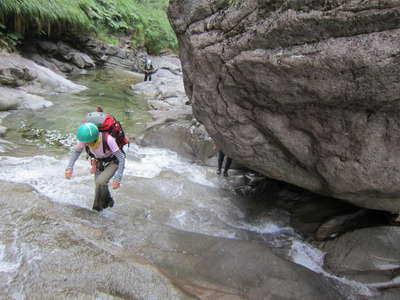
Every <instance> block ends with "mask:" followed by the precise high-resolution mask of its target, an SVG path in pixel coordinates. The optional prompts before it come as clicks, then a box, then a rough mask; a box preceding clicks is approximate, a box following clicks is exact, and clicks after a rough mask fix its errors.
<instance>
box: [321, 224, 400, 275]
mask: <svg viewBox="0 0 400 300" xmlns="http://www.w3.org/2000/svg"><path fill="white" fill-rule="evenodd" d="M399 241H400V230H399V228H398V227H391V226H382V227H375V228H364V229H360V230H356V231H353V232H348V233H346V234H344V235H343V236H341V237H339V238H338V239H337V240H333V241H328V242H327V243H326V244H325V245H324V250H325V251H326V252H327V255H326V257H325V262H326V264H327V267H328V268H329V269H331V270H332V271H333V272H335V273H336V274H337V273H339V274H342V275H343V274H346V275H352V276H353V277H356V278H357V279H361V278H362V277H367V276H366V275H367V274H368V272H370V273H371V274H369V279H374V278H379V279H381V280H382V279H386V280H390V279H391V278H392V277H393V274H396V273H395V272H396V270H398V268H399V267H400V263H399V261H400V260H399V259H400V254H399V251H398V246H397V245H398V242H399ZM393 271H394V273H393ZM375 280H376V279H375ZM382 281H384V280H382Z"/></svg>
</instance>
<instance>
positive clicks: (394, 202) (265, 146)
mask: <svg viewBox="0 0 400 300" xmlns="http://www.w3.org/2000/svg"><path fill="white" fill-rule="evenodd" d="M224 2H227V1H208V0H198V1H193V0H192V1H191V0H186V1H177V0H175V1H172V2H171V3H170V7H169V16H170V19H171V22H172V23H173V26H174V29H175V31H176V33H177V35H178V40H179V44H180V55H181V60H182V66H183V72H184V83H185V89H186V92H187V94H188V96H189V98H190V100H191V102H192V104H193V111H194V114H195V116H196V118H197V119H198V120H199V121H200V122H201V123H203V124H204V125H205V127H206V129H207V131H208V133H209V134H210V136H211V137H212V138H213V139H214V140H215V141H217V143H218V146H219V147H220V148H221V149H223V151H224V152H225V153H226V154H227V155H229V156H230V157H232V158H233V159H234V160H235V161H237V162H240V163H241V164H243V165H245V166H247V167H249V168H251V169H253V170H256V171H259V172H260V173H262V174H265V175H267V176H269V177H272V178H275V179H278V180H282V181H286V182H289V183H292V184H295V185H298V186H301V187H304V188H306V189H309V190H312V191H314V192H318V193H321V194H325V195H329V196H333V197H337V198H341V199H345V200H348V201H350V202H352V203H354V204H356V205H358V206H361V207H367V208H373V209H381V210H387V211H399V210H400V184H399V181H400V155H399V153H400V142H399V141H400V131H399V129H400V122H399V112H400V107H399V101H398V99H399V96H398V95H399V92H400V72H399V71H398V70H399V67H400V60H399V54H400V50H399V49H400V23H399V22H398V17H399V7H398V2H397V1H389V0H388V1H378V0H376V1H363V2H361V1H342V0H334V1H305V0H297V1H294V0H293V1H292V0H290V1H283V0H282V1H281V0H279V1H257V0H242V1H239V4H238V5H236V6H227V5H224Z"/></svg>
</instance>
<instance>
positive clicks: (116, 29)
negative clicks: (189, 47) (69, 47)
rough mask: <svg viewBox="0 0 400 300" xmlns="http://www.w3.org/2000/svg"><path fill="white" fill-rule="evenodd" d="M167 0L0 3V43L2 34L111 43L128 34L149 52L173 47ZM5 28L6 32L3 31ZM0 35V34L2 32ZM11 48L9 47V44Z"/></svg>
mask: <svg viewBox="0 0 400 300" xmlns="http://www.w3.org/2000/svg"><path fill="white" fill-rule="evenodd" d="M168 2H169V0H146V1H144V0H1V1H0V24H3V26H5V27H4V28H3V27H1V26H0V40H2V43H3V44H4V43H7V39H5V38H4V35H8V34H20V35H24V36H32V35H42V36H43V35H46V36H60V35H63V34H66V33H73V34H78V33H79V34H96V35H97V36H98V37H99V38H100V39H103V40H105V41H106V42H111V43H115V41H117V38H118V36H120V35H131V36H132V37H133V41H132V43H133V45H134V46H137V47H145V48H146V49H147V50H148V51H149V52H154V53H158V52H159V51H160V50H161V49H164V48H170V49H175V48H176V47H177V43H176V37H175V34H174V32H173V30H172V28H171V26H170V24H169V21H168V18H167V15H166V9H167V6H168ZM5 29H7V30H5ZM1 32H2V33H3V35H2V33H1ZM10 46H12V45H10Z"/></svg>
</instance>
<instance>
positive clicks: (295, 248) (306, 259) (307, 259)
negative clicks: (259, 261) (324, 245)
mask: <svg viewBox="0 0 400 300" xmlns="http://www.w3.org/2000/svg"><path fill="white" fill-rule="evenodd" d="M289 255H290V257H291V258H292V260H293V262H294V263H296V264H299V265H302V266H304V267H306V268H307V269H310V270H311V271H314V272H316V273H319V274H323V275H324V276H326V277H329V278H332V279H335V280H337V281H339V282H341V283H343V284H345V285H346V286H348V287H350V288H351V290H352V291H353V292H352V294H359V295H364V296H373V295H374V293H373V292H372V291H371V290H370V289H369V288H368V287H367V286H365V285H363V284H362V283H360V282H357V281H353V280H349V279H346V278H342V277H337V276H335V275H332V274H330V273H328V272H326V271H325V270H324V269H323V264H324V256H325V253H323V252H322V251H320V250H319V249H317V248H314V247H312V246H311V245H310V244H308V243H306V242H304V241H300V240H297V239H292V248H291V250H290V253H289Z"/></svg>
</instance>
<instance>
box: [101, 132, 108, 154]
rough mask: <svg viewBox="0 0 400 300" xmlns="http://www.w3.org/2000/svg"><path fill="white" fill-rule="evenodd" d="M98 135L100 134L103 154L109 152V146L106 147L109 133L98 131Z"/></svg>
mask: <svg viewBox="0 0 400 300" xmlns="http://www.w3.org/2000/svg"><path fill="white" fill-rule="evenodd" d="M100 133H101V139H102V140H103V152H104V153H106V151H107V150H110V146H108V143H107V141H108V135H109V133H108V132H102V131H100Z"/></svg>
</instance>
